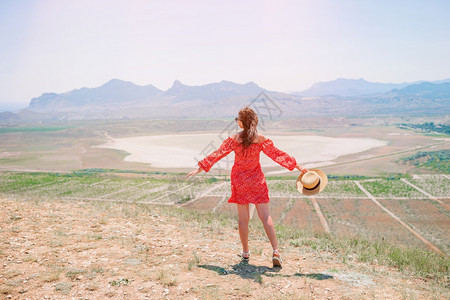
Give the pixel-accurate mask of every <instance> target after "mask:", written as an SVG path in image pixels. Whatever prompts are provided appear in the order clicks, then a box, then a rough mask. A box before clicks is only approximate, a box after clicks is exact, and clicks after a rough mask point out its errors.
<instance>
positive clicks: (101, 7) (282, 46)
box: [0, 0, 450, 106]
mask: <svg viewBox="0 0 450 300" xmlns="http://www.w3.org/2000/svg"><path fill="white" fill-rule="evenodd" d="M449 12H450V1H448V0H442V1H437V0H429V1H424V0H395V1H385V0H377V1H375V0H373V1H369V0H309V1H306V0H305V1H283V0H277V1H230V0H226V1H211V0H208V1H207V0H205V1H195V0H190V1H187V0H186V1H169V0H164V1H150V0H148V1H136V0H126V1H125V0H123V1H111V0H73V1H63V0H39V1H25V0H22V1H17V0H2V1H0V104H3V106H7V104H10V103H14V104H15V105H16V106H26V105H28V103H29V101H30V100H31V98H32V97H37V96H40V95H41V94H42V93H44V92H56V93H61V92H66V91H69V90H72V89H75V88H80V87H96V86H100V85H102V84H103V83H105V82H107V81H108V80H110V79H112V78H118V79H122V80H127V81H132V82H134V83H136V84H140V85H145V84H153V85H154V86H156V87H157V88H160V89H162V90H166V89H168V88H170V86H171V85H172V84H173V81H174V80H176V79H178V80H180V81H181V82H183V83H185V84H187V85H202V84H206V83H211V82H218V81H221V80H229V81H233V82H237V83H246V82H249V81H254V82H255V83H257V84H258V85H260V86H262V87H264V88H266V89H269V90H278V91H288V92H289V91H300V90H303V89H306V88H308V87H309V86H310V85H311V84H313V83H315V82H318V81H328V80H333V79H336V78H339V77H342V78H355V79H356V78H364V79H366V80H369V81H377V82H411V81H416V80H439V79H444V78H449V77H450V38H449V37H450V13H449Z"/></svg>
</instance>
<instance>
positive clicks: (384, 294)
mask: <svg viewBox="0 0 450 300" xmlns="http://www.w3.org/2000/svg"><path fill="white" fill-rule="evenodd" d="M186 213H188V212H186ZM0 226H1V227H0V228H1V229H0V262H1V267H0V298H2V299H104V298H111V299H242V298H249V299H443V298H445V297H448V294H447V295H445V294H442V293H443V291H440V290H438V289H435V288H434V287H433V285H432V284H430V283H429V282H425V281H424V280H422V279H418V278H414V277H412V276H409V275H406V274H404V273H401V272H399V271H398V270H396V269H393V268H388V267H385V266H380V265H377V264H373V263H371V264H369V263H357V262H349V261H347V262H345V263H344V262H342V261H341V260H340V259H338V258H336V257H335V256H334V255H332V254H331V253H327V252H318V251H315V250H313V249H312V248H310V247H308V246H300V247H294V246H290V245H281V248H280V249H281V253H282V256H283V259H284V263H283V268H282V269H274V268H272V263H271V248H270V244H269V243H268V241H267V239H266V238H265V237H263V236H259V235H256V234H255V233H254V232H253V233H251V235H250V248H251V252H252V254H251V259H250V261H249V262H248V263H245V262H242V261H241V260H240V258H239V257H238V255H237V254H238V253H239V252H240V249H241V246H240V242H239V237H238V231H237V225H234V226H223V224H221V223H220V222H219V221H217V222H215V220H213V221H212V222H210V223H208V222H205V221H204V220H203V221H202V220H195V219H194V220H193V221H190V222H184V221H182V218H179V217H176V216H175V215H174V214H171V213H169V210H168V208H162V207H156V206H145V207H144V206H135V205H129V204H114V203H103V202H64V201H58V200H54V201H36V200H28V201H25V200H17V199H0Z"/></svg>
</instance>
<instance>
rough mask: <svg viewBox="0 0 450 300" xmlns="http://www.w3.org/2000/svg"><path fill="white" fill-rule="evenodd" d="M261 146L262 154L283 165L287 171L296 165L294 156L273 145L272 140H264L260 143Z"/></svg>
mask: <svg viewBox="0 0 450 300" xmlns="http://www.w3.org/2000/svg"><path fill="white" fill-rule="evenodd" d="M261 146H262V151H263V152H264V154H266V155H267V156H268V157H270V158H271V159H272V160H273V161H274V162H276V163H278V164H279V165H280V166H282V167H285V168H286V169H288V170H289V171H292V170H294V168H295V166H296V165H297V161H296V160H295V158H294V157H292V156H290V155H289V154H287V153H286V152H283V151H281V150H280V149H278V148H277V147H275V146H274V144H273V142H272V140H270V139H267V140H265V141H264V142H262V143H261Z"/></svg>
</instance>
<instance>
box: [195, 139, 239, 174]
mask: <svg viewBox="0 0 450 300" xmlns="http://www.w3.org/2000/svg"><path fill="white" fill-rule="evenodd" d="M235 146H236V142H235V141H234V140H233V139H232V138H231V137H228V138H226V139H225V140H224V141H223V142H222V145H220V147H219V149H217V150H216V151H214V152H213V153H211V154H210V155H208V156H206V157H205V158H204V159H203V160H201V161H199V162H198V165H199V167H201V168H202V169H203V170H204V171H205V172H208V171H209V170H210V169H211V167H212V166H213V165H214V164H215V163H216V162H218V161H219V160H221V159H222V158H223V157H225V156H227V155H228V154H229V153H230V152H231V151H233V150H234V148H235Z"/></svg>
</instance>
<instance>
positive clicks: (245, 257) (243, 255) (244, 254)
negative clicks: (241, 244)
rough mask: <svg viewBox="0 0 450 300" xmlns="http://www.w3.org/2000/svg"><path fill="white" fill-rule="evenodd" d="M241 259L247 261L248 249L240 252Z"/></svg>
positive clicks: (248, 257) (248, 256)
mask: <svg viewBox="0 0 450 300" xmlns="http://www.w3.org/2000/svg"><path fill="white" fill-rule="evenodd" d="M241 257H242V260H245V261H248V260H249V259H250V251H248V252H242V253H241Z"/></svg>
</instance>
